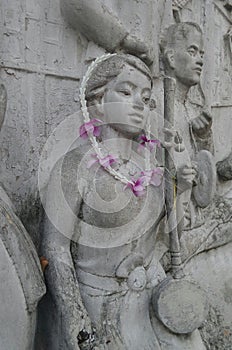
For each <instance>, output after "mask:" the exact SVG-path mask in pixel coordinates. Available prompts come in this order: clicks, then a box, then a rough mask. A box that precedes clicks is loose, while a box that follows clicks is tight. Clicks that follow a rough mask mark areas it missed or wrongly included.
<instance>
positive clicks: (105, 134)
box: [101, 125, 133, 160]
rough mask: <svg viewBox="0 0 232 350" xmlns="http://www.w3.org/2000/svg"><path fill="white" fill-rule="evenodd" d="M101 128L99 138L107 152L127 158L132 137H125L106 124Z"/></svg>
mask: <svg viewBox="0 0 232 350" xmlns="http://www.w3.org/2000/svg"><path fill="white" fill-rule="evenodd" d="M101 128H102V129H101V130H102V132H101V140H102V142H104V145H105V147H106V148H107V150H108V151H109V153H110V154H113V155H115V156H121V157H123V159H126V160H129V159H130V158H131V150H132V142H133V141H132V139H129V138H127V137H125V136H124V135H123V134H122V133H120V132H119V131H118V130H115V129H113V128H112V127H110V126H108V125H104V126H102V127H101Z"/></svg>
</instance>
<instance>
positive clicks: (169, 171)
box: [164, 77, 181, 276]
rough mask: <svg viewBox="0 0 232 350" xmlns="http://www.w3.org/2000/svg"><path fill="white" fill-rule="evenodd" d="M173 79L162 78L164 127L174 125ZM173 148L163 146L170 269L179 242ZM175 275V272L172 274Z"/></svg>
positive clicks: (178, 260)
mask: <svg viewBox="0 0 232 350" xmlns="http://www.w3.org/2000/svg"><path fill="white" fill-rule="evenodd" d="M175 85H176V82H175V79H173V78H170V77H165V78H164V126H165V129H170V128H173V126H174V103H175ZM172 139H173V135H172V133H171V132H170V133H166V135H165V142H166V143H167V144H169V145H171V144H172ZM173 152H174V150H173V148H172V147H168V148H165V204H166V210H167V219H168V231H169V242H170V253H171V265H172V271H173V272H175V271H177V270H179V269H180V265H181V256H180V242H179V236H178V230H177V212H176V209H177V205H178V204H177V199H176V184H175V180H174V177H173V171H174V162H173ZM174 276H175V274H174Z"/></svg>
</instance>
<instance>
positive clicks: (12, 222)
mask: <svg viewBox="0 0 232 350" xmlns="http://www.w3.org/2000/svg"><path fill="white" fill-rule="evenodd" d="M0 225H1V226H0V239H1V241H2V242H3V245H4V247H5V249H6V251H7V253H8V255H9V257H10V259H11V260H12V265H13V266H14V268H15V270H16V273H17V276H18V278H19V281H20V284H21V286H22V290H23V294H24V297H25V302H26V305H27V309H28V311H29V312H33V311H34V310H35V309H36V307H37V304H38V302H39V300H40V299H41V298H42V296H43V295H44V294H45V291H46V289H45V284H44V280H43V274H42V271H41V267H40V263H39V259H38V256H37V253H36V249H35V247H34V244H33V243H32V240H31V238H30V237H29V235H28V233H27V231H26V230H25V228H24V226H23V225H22V223H21V221H20V220H19V218H18V217H17V216H16V215H15V213H14V211H13V208H12V204H11V203H10V200H9V198H8V197H7V195H6V194H5V192H4V191H3V189H2V188H0Z"/></svg>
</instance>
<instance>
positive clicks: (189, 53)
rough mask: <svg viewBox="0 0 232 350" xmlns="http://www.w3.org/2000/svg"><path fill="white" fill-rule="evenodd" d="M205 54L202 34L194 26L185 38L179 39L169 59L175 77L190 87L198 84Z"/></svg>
mask: <svg viewBox="0 0 232 350" xmlns="http://www.w3.org/2000/svg"><path fill="white" fill-rule="evenodd" d="M203 55H204V48H203V39H202V34H201V33H200V32H199V31H198V30H197V29H195V28H193V29H192V31H191V32H189V33H188V35H187V37H186V38H185V39H184V38H182V39H180V40H177V42H176V47H175V49H174V50H173V55H172V57H171V59H170V61H169V62H170V66H171V68H172V69H173V73H174V76H175V78H176V79H177V80H179V81H180V82H181V83H182V84H184V85H186V86H189V87H191V86H193V85H196V84H198V83H199V81H200V75H201V71H202V65H203Z"/></svg>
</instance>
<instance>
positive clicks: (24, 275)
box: [0, 85, 45, 350]
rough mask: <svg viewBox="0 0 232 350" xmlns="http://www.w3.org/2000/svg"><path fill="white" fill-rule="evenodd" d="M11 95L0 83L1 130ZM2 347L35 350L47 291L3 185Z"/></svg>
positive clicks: (0, 214)
mask: <svg viewBox="0 0 232 350" xmlns="http://www.w3.org/2000/svg"><path fill="white" fill-rule="evenodd" d="M6 101H7V95H6V90H5V87H4V85H0V129H1V128H2V124H3V121H4V117H5V111H6ZM0 225H1V230H0V279H1V284H0V296H1V299H0V324H1V327H0V344H1V345H0V347H1V349H2V350H6V349H12V350H18V349H25V350H31V349H32V348H33V344H34V334H35V325H36V308H37V304H38V302H39V300H40V299H41V298H42V296H43V295H44V294H45V284H44V281H43V275H42V270H41V267H40V262H39V258H38V256H37V252H36V249H35V247H34V245H33V243H32V240H31V238H30V236H29V235H28V233H27V232H26V230H25V228H24V226H23V225H22V223H21V221H20V220H19V218H18V217H17V216H16V214H15V212H14V207H13V204H12V202H11V201H10V199H9V197H8V196H7V194H6V192H5V191H4V189H3V188H2V187H0Z"/></svg>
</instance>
